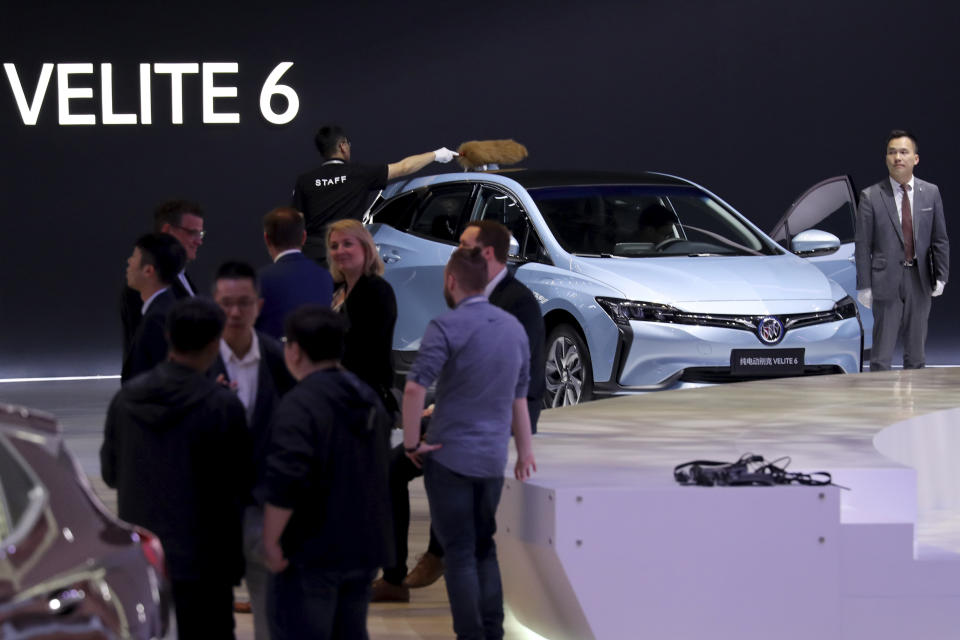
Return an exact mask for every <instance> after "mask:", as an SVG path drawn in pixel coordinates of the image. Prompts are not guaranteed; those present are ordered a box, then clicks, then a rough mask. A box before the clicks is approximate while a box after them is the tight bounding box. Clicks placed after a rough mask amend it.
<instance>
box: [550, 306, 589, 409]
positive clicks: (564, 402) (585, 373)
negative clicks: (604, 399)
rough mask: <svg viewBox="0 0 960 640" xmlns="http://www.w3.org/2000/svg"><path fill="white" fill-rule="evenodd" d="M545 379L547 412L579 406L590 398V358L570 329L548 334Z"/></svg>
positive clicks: (575, 334)
mask: <svg viewBox="0 0 960 640" xmlns="http://www.w3.org/2000/svg"><path fill="white" fill-rule="evenodd" d="M545 375H546V393H545V394H544V405H545V406H546V407H547V408H555V407H566V406H569V405H573V404H580V403H581V402H586V401H588V400H590V399H591V398H592V396H593V389H592V388H593V383H592V375H591V369H590V354H589V352H588V351H587V347H586V345H585V344H584V343H583V339H582V338H581V337H580V334H579V333H577V331H576V330H575V329H574V328H573V327H571V326H569V325H565V324H563V325H560V326H558V327H557V328H556V329H554V330H553V331H552V332H551V333H550V337H549V338H548V339H547V361H546V372H545Z"/></svg>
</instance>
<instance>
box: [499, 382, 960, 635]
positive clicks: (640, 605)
mask: <svg viewBox="0 0 960 640" xmlns="http://www.w3.org/2000/svg"><path fill="white" fill-rule="evenodd" d="M958 407H960V368H937V369H925V370H920V371H903V370H897V371H891V372H882V373H881V372H878V373H867V374H859V375H845V376H824V377H816V378H803V379H798V378H794V379H783V380H770V381H762V382H752V383H743V384H736V385H726V386H715V387H708V388H700V389H692V390H684V391H676V392H666V393H652V394H647V395H644V396H636V397H625V398H615V399H610V400H604V401H601V402H597V403H591V404H585V405H581V406H578V407H572V408H569V409H564V410H560V411H553V412H548V413H546V414H545V416H544V418H543V419H542V422H541V434H540V435H538V436H537V437H536V439H535V450H536V457H537V464H538V468H539V473H538V474H537V475H536V476H535V477H534V478H533V479H532V480H531V481H529V482H527V483H524V484H521V483H518V482H516V481H511V480H508V482H507V486H506V487H505V491H504V498H503V501H502V502H501V508H500V512H499V513H498V524H499V534H498V535H499V538H500V540H499V551H500V558H501V566H502V567H504V584H505V589H506V597H507V601H508V602H509V604H510V606H511V609H512V611H513V612H514V614H515V615H516V617H517V619H518V620H519V621H520V622H522V623H524V624H525V625H527V626H528V627H530V628H532V629H533V630H535V631H537V632H539V633H540V634H542V635H544V636H546V637H550V638H552V639H554V640H560V639H561V638H592V637H596V638H625V637H636V638H646V637H650V638H663V637H676V638H703V637H717V636H716V633H717V632H718V631H719V630H725V631H724V637H738V638H766V637H769V635H770V634H771V633H774V634H775V635H776V636H777V637H779V638H809V637H819V638H831V639H841V638H843V639H844V640H846V639H851V640H852V639H854V638H870V639H871V640H879V639H881V638H884V639H885V638H903V637H918V638H920V637H922V638H925V640H933V639H939V638H956V637H957V635H956V634H957V629H960V612H958V608H960V470H958V469H960V468H958V465H956V460H957V459H958V458H960V408H958ZM748 452H749V453H753V454H759V455H762V456H764V457H765V458H766V459H767V460H773V459H776V458H779V457H781V456H789V457H790V459H791V464H790V469H791V470H795V471H807V472H810V471H820V470H823V471H829V472H831V473H832V474H833V477H834V481H835V482H836V483H837V484H840V485H844V486H846V487H849V488H850V490H849V491H847V490H841V489H839V488H837V487H826V488H818V487H682V486H679V485H677V484H676V483H675V482H674V480H673V477H672V471H673V467H674V466H675V465H677V464H679V463H682V462H687V461H690V460H696V459H707V460H721V461H734V460H736V459H738V458H739V457H740V456H741V455H743V454H745V453H748Z"/></svg>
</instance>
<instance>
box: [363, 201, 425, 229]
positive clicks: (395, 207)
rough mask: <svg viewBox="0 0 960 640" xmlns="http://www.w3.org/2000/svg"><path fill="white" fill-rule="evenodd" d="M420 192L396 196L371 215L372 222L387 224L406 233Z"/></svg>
mask: <svg viewBox="0 0 960 640" xmlns="http://www.w3.org/2000/svg"><path fill="white" fill-rule="evenodd" d="M421 195H422V192H420V191H411V192H409V193H404V194H403V195H400V196H397V197H396V198H394V199H392V200H390V201H388V202H386V203H385V204H383V205H382V206H381V207H380V208H379V209H378V210H377V211H375V212H374V213H373V216H372V221H373V222H375V223H381V224H388V225H390V226H391V227H393V228H394V229H399V230H400V231H406V230H407V227H409V226H410V222H411V221H412V220H413V214H414V212H415V211H416V210H417V209H416V205H417V201H418V200H419V196H421Z"/></svg>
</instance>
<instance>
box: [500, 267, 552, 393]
mask: <svg viewBox="0 0 960 640" xmlns="http://www.w3.org/2000/svg"><path fill="white" fill-rule="evenodd" d="M490 303H491V304H494V305H496V306H498V307H500V308H501V309H503V310H504V311H506V312H508V313H510V314H511V315H513V316H514V317H516V319H517V320H519V321H520V324H522V325H523V330H524V331H526V332H527V340H528V341H529V342H530V386H529V388H528V389H527V399H528V400H533V401H539V400H540V399H542V398H543V392H544V389H545V387H546V379H545V377H544V367H545V366H546V365H545V362H544V342H545V341H546V339H547V337H546V335H545V334H546V329H545V328H544V324H543V314H542V313H541V312H540V305H539V304H538V303H537V299H536V298H534V297H533V293H531V291H530V289H528V288H527V287H526V286H524V284H523V283H522V282H520V281H519V280H517V279H516V278H514V277H513V274H511V273H510V272H509V271H508V272H507V275H506V276H504V278H503V280H501V281H500V283H499V284H498V285H497V286H496V287H495V288H494V289H493V291H492V292H491V293H490Z"/></svg>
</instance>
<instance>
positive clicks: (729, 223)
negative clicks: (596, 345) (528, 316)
mask: <svg viewBox="0 0 960 640" xmlns="http://www.w3.org/2000/svg"><path fill="white" fill-rule="evenodd" d="M529 193H530V195H531V196H532V197H533V199H534V202H536V204H537V208H538V209H539V210H540V213H541V214H543V217H544V219H545V220H546V222H547V226H548V227H549V228H550V230H551V231H552V232H553V234H554V236H555V238H556V240H557V242H559V243H560V245H561V246H562V247H563V248H564V249H565V250H567V251H569V252H570V253H575V254H580V255H591V256H596V255H599V256H621V257H635V258H642V257H659V256H669V255H702V254H711V255H757V254H767V255H770V254H776V253H778V250H777V249H776V248H775V246H774V245H773V244H772V243H771V242H770V241H769V240H768V239H766V238H765V237H764V236H762V235H760V234H758V233H756V232H755V231H754V230H753V229H752V228H751V227H750V225H749V224H747V223H746V222H745V221H744V220H743V218H741V217H740V216H739V214H737V213H736V212H734V211H732V210H730V209H729V208H727V207H726V206H724V205H723V204H722V203H720V202H719V201H717V200H714V199H713V198H712V197H710V196H709V195H708V194H707V193H705V192H704V191H702V190H700V189H697V188H694V187H654V186H642V185H636V186H634V185H585V186H570V187H550V188H543V189H530V191H529Z"/></svg>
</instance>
